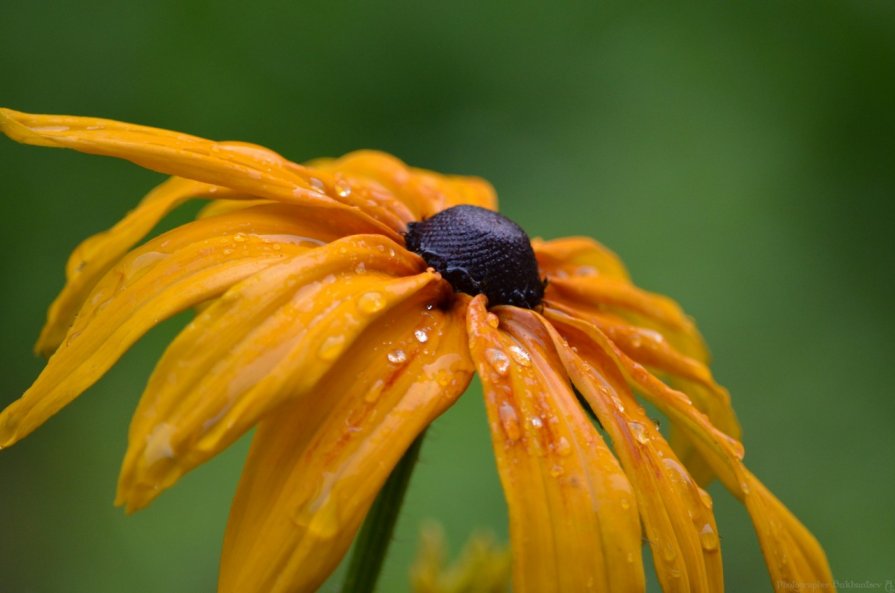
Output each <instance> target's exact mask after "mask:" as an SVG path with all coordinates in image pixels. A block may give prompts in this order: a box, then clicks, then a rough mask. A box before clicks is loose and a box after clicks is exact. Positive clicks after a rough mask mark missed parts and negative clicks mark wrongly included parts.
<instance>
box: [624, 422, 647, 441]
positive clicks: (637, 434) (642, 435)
mask: <svg viewBox="0 0 895 593" xmlns="http://www.w3.org/2000/svg"><path fill="white" fill-rule="evenodd" d="M628 426H629V427H630V428H631V432H633V433H634V438H635V439H637V442H638V443H640V444H642V445H645V444H646V443H648V442H649V435H647V434H646V429H645V428H644V427H643V425H642V424H641V423H639V422H631V423H630V424H629V425H628Z"/></svg>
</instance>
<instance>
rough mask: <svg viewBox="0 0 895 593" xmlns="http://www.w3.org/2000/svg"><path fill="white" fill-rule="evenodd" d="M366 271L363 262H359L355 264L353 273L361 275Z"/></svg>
mask: <svg viewBox="0 0 895 593" xmlns="http://www.w3.org/2000/svg"><path fill="white" fill-rule="evenodd" d="M366 271H367V266H366V264H364V262H360V263H359V264H357V265H356V266H355V267H354V272H355V273H356V274H363V273H365V272H366Z"/></svg>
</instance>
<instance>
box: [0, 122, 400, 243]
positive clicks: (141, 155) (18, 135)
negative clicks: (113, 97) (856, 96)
mask: <svg viewBox="0 0 895 593" xmlns="http://www.w3.org/2000/svg"><path fill="white" fill-rule="evenodd" d="M0 131H2V132H4V133H5V134H6V135H8V136H9V137H10V138H12V139H13V140H16V141H18V142H23V143H26V144H35V145H38V146H49V147H56V148H71V149H73V150H78V151H80V152H85V153H89V154H98V155H103V156H112V157H117V158H122V159H127V160H129V161H131V162H133V163H136V164H137V165H140V166H141V167H146V168H147V169H152V170H153V171H158V172H160V173H166V174H168V175H176V176H179V177H185V178H187V179H194V180H196V181H202V182H205V183H211V184H214V185H221V186H224V187H229V188H231V189H233V190H234V191H237V192H241V193H246V194H250V195H254V196H257V197H260V198H268V199H272V200H276V201H279V202H286V203H293V204H303V205H307V206H316V207H321V208H335V209H340V208H348V209H350V210H354V211H355V212H356V215H357V216H361V217H363V216H369V217H371V218H372V219H374V220H376V221H378V223H379V225H380V227H381V232H383V233H384V234H386V235H387V236H389V237H391V238H393V239H396V240H397V239H398V238H399V236H398V232H400V231H401V230H403V228H404V226H405V223H406V221H405V220H403V219H402V216H401V215H402V214H403V215H405V217H406V212H403V211H402V212H400V213H396V212H393V211H391V210H389V209H387V208H384V207H383V206H382V205H381V204H379V203H372V204H370V203H367V202H366V201H364V200H362V199H359V198H358V197H357V196H354V197H352V196H351V192H350V191H349V192H345V191H342V190H340V189H339V188H338V187H337V186H336V183H335V182H334V181H333V180H329V179H318V178H315V177H314V176H313V175H310V174H309V173H308V172H307V170H306V169H304V168H303V167H301V166H298V165H294V164H293V163H289V162H288V161H287V160H286V159H284V158H283V157H281V156H280V155H278V154H277V153H275V152H273V151H271V150H268V149H266V148H263V147H261V146H257V145H254V144H248V143H245V142H212V141H210V140H205V139H204V138H199V137H197V136H191V135H189V134H182V133H179V132H171V131H168V130H162V129H159V128H152V127H147V126H139V125H135V124H127V123H122V122H117V121H113V120H107V119H98V118H90V117H75V116H64V115H34V114H28V113H21V112H18V111H13V110H11V109H3V108H0Z"/></svg>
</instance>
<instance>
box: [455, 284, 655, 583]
mask: <svg viewBox="0 0 895 593" xmlns="http://www.w3.org/2000/svg"><path fill="white" fill-rule="evenodd" d="M484 302H485V300H484V297H481V296H479V297H476V298H475V299H473V301H472V304H471V305H470V308H469V314H468V318H467V325H468V331H469V340H470V351H471V352H472V356H473V360H475V362H476V367H477V369H478V372H479V376H480V377H481V379H482V384H483V386H484V390H485V407H486V409H487V411H488V419H489V422H490V426H491V436H492V440H493V443H494V452H495V455H496V457H497V467H498V470H499V472H500V478H501V482H502V483H503V487H504V493H505V495H506V498H507V503H508V506H509V512H510V537H511V541H512V549H513V588H514V589H513V590H514V591H516V592H517V593H526V592H529V591H530V592H536V593H541V592H543V591H576V592H579V591H613V592H625V591H630V592H638V591H643V588H644V581H643V578H644V577H643V563H642V557H641V545H640V523H639V521H638V519H637V503H636V501H635V498H634V493H633V492H632V489H631V485H630V483H629V482H628V479H627V477H626V476H625V474H624V472H622V470H621V468H620V467H619V465H618V462H617V461H616V460H615V458H614V457H613V456H612V453H611V452H610V451H609V448H608V447H607V446H606V444H605V443H604V442H603V440H602V438H600V435H599V433H598V432H597V431H596V429H595V428H594V426H593V425H592V424H591V423H590V422H589V421H588V419H587V417H586V416H585V414H584V411H583V410H582V409H581V408H580V406H579V404H578V402H577V401H576V399H575V396H574V394H573V392H572V390H571V387H570V385H569V382H568V378H567V376H566V375H565V374H564V373H561V372H560V370H561V369H562V365H561V363H560V361H559V360H558V359H557V356H556V352H555V350H554V349H553V347H552V346H551V344H550V339H549V337H548V336H547V335H546V334H545V332H544V330H543V328H542V327H541V325H540V323H539V322H538V321H537V318H536V317H535V314H534V313H532V312H531V311H527V310H523V309H518V308H515V307H497V308H496V309H495V311H496V312H498V314H499V319H498V317H497V316H495V315H494V314H489V313H487V311H486V310H485V307H484ZM498 323H499V327H500V329H497V325H498Z"/></svg>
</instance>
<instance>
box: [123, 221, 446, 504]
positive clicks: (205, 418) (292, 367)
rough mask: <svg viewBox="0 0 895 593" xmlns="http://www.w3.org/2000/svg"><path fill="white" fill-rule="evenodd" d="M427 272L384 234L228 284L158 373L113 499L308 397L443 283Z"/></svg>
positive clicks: (129, 495)
mask: <svg viewBox="0 0 895 593" xmlns="http://www.w3.org/2000/svg"><path fill="white" fill-rule="evenodd" d="M360 268H363V271H362V272H360V271H358V270H359V269H360ZM424 269H425V263H424V262H423V261H422V260H421V259H420V258H419V257H418V256H416V255H415V254H412V253H410V252H407V251H406V250H404V249H403V248H401V247H399V246H398V245H397V244H395V243H393V242H391V241H390V240H389V239H387V238H385V237H382V236H379V235H355V236H350V237H346V238H345V239H341V240H338V241H335V242H333V243H331V244H329V245H326V246H323V247H320V248H318V249H314V250H311V251H309V252H307V253H306V254H304V255H302V256H299V257H296V258H293V259H292V260H290V261H286V262H284V263H282V264H279V265H277V266H271V267H269V268H267V269H265V270H263V271H261V272H259V273H258V274H256V275H254V276H252V277H250V278H248V279H246V280H245V281H244V282H241V283H240V284H238V285H236V286H234V287H233V288H231V289H230V290H229V291H228V292H227V293H226V294H225V295H224V296H223V297H222V298H221V299H219V300H218V301H216V302H215V303H213V304H211V305H210V306H209V307H208V308H206V309H205V310H203V311H202V313H201V314H200V315H199V316H198V317H197V318H196V319H195V320H194V321H193V322H192V323H191V324H190V325H189V326H187V328H186V329H185V330H184V331H183V332H182V333H181V335H180V336H178V337H177V339H175V340H174V342H173V343H172V344H171V345H170V346H169V347H168V350H167V351H166V352H165V355H164V356H163V357H162V359H161V361H159V364H158V365H157V367H156V369H155V371H154V372H153V375H152V377H151V378H150V380H149V384H148V385H147V387H146V391H145V393H144V395H143V397H142V399H141V401H140V405H139V407H138V408H137V411H136V413H135V414H134V418H133V421H132V423H131V429H130V434H129V446H128V451H127V455H126V457H125V461H124V465H123V467H122V471H121V478H120V480H119V486H118V492H119V494H118V501H117V502H118V504H125V505H127V510H128V512H131V511H134V510H136V509H138V508H141V507H143V506H145V505H146V504H148V503H149V502H150V501H151V500H152V499H153V498H155V496H157V495H158V494H159V493H160V492H161V491H162V490H164V489H165V488H167V487H168V486H170V485H171V484H173V483H174V482H175V481H176V480H177V479H178V478H179V477H180V476H182V475H183V474H184V473H186V472H187V471H189V470H191V469H192V468H194V467H196V466H197V465H199V464H201V463H202V462H204V461H205V460H207V459H209V458H210V457H212V456H214V455H216V454H217V453H218V452H219V451H221V450H222V449H224V448H225V447H226V446H228V445H229V444H230V443H232V442H233V441H234V440H235V439H236V438H238V437H239V436H240V435H241V434H242V433H243V432H245V431H246V430H248V429H249V428H251V427H252V426H253V425H254V424H255V423H256V422H257V420H258V419H259V418H261V417H262V416H263V415H264V414H266V413H267V412H268V411H270V410H272V409H273V408H275V407H277V406H278V405H280V404H281V403H283V402H284V401H285V400H286V399H289V398H297V397H301V396H302V395H304V394H306V393H307V392H309V391H310V390H311V389H312V388H313V387H314V385H315V384H316V382H317V381H318V380H319V379H320V377H321V376H323V374H324V373H326V372H327V371H328V370H329V369H330V368H331V367H332V366H333V365H334V364H335V363H336V362H337V361H338V360H339V358H340V355H341V353H342V352H343V351H344V350H345V348H347V347H348V346H350V345H351V343H352V342H353V341H354V340H355V339H356V337H357V336H358V335H359V334H360V333H361V332H362V331H363V330H364V329H365V328H366V327H367V326H369V325H370V324H371V323H372V322H374V321H375V320H376V319H377V318H378V317H379V316H381V315H382V314H384V313H386V312H387V311H388V310H389V309H391V308H392V307H394V306H395V305H396V304H398V303H400V302H402V301H404V300H406V299H408V298H410V297H411V296H413V295H414V294H416V293H417V292H419V291H420V290H421V289H423V288H424V287H426V286H427V285H433V284H434V285H435V286H436V288H439V289H444V288H445V287H446V284H445V283H444V282H443V281H442V280H441V279H440V276H438V275H437V274H436V273H433V272H423V273H419V272H422V271H423V270H424ZM413 274H415V275H413ZM402 276H403V277H402ZM395 277H397V278H395Z"/></svg>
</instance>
